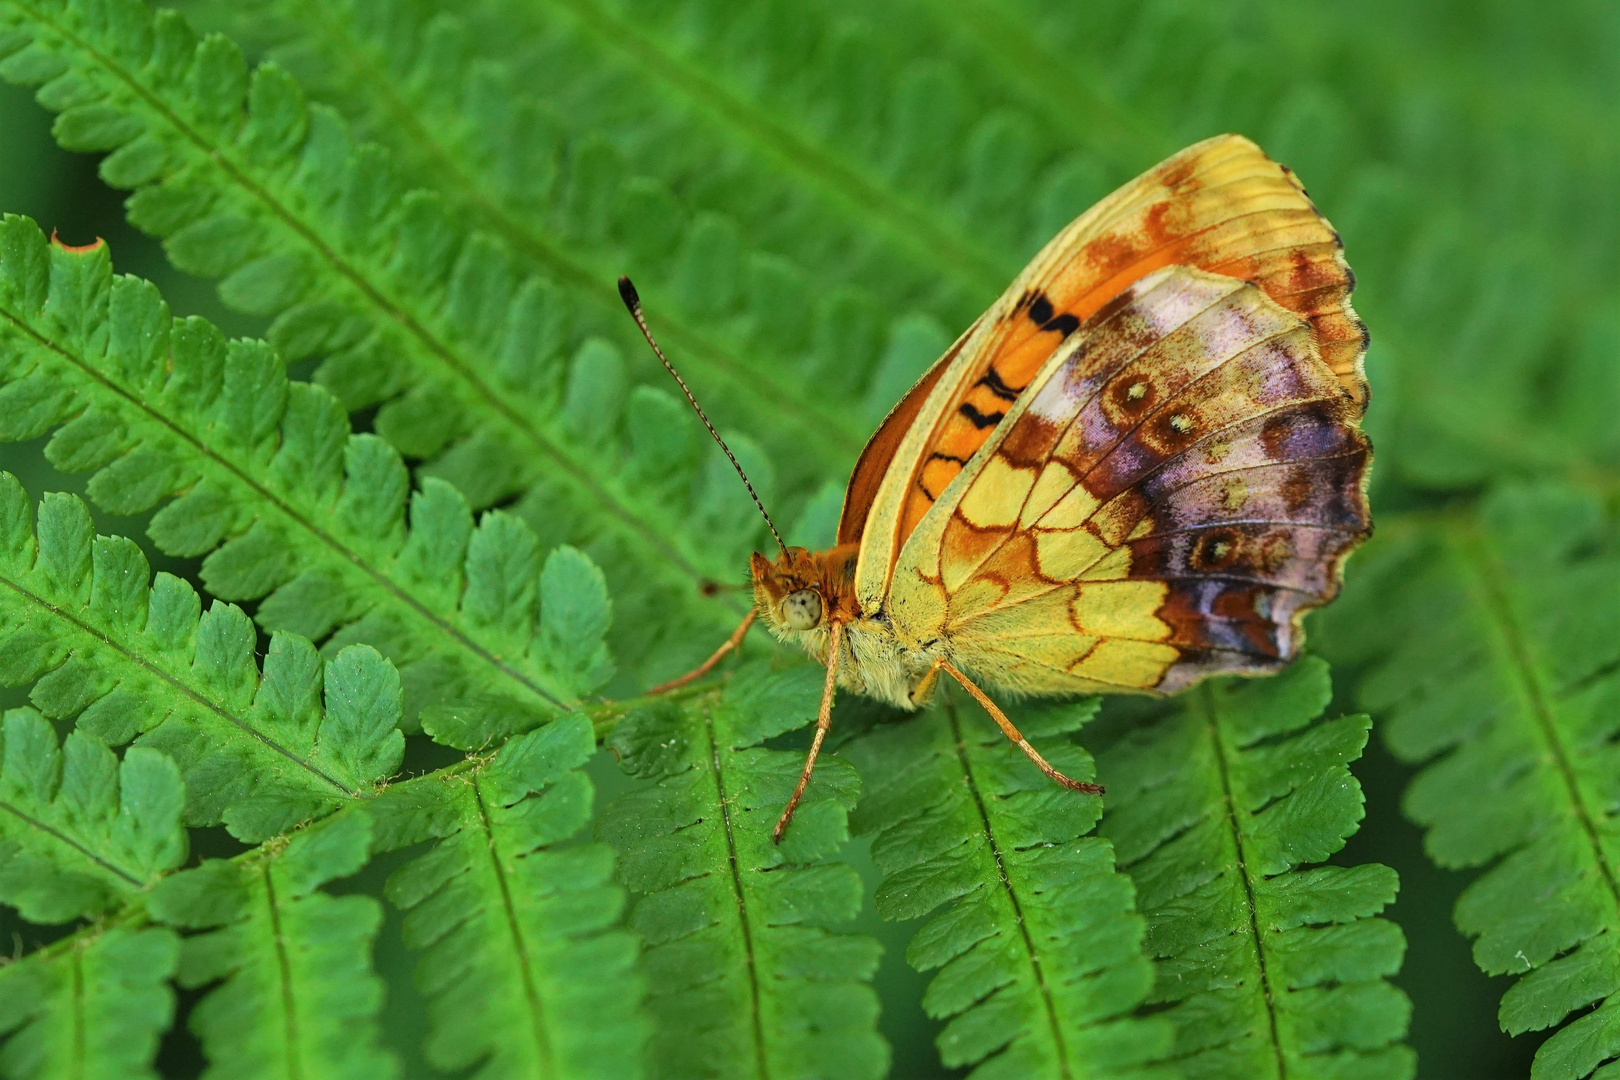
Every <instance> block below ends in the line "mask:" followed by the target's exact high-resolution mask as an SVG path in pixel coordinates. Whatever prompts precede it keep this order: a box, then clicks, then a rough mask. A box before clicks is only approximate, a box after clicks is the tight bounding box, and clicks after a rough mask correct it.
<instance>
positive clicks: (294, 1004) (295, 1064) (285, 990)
mask: <svg viewBox="0 0 1620 1080" xmlns="http://www.w3.org/2000/svg"><path fill="white" fill-rule="evenodd" d="M259 874H260V876H261V877H262V878H263V880H264V903H265V908H266V910H267V911H268V912H269V915H270V947H271V948H272V949H274V950H275V953H276V971H277V973H278V974H279V975H280V976H281V1014H282V1015H281V1022H282V1034H283V1036H284V1037H285V1039H286V1043H287V1075H288V1076H289V1077H290V1078H291V1080H303V1078H304V1061H303V1054H302V1053H300V1052H299V1038H298V1000H297V995H295V994H294V993H293V977H292V958H291V957H289V956H288V955H287V940H286V937H285V936H284V935H283V934H282V931H281V906H280V904H279V903H278V902H277V900H276V883H275V879H274V878H273V877H272V876H271V874H270V862H269V860H266V861H265V863H264V865H263V866H262V867H260V868H259Z"/></svg>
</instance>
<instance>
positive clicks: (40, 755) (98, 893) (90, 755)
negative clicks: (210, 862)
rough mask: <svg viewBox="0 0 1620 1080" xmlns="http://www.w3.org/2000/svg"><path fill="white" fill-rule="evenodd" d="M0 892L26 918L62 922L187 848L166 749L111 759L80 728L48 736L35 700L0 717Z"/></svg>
mask: <svg viewBox="0 0 1620 1080" xmlns="http://www.w3.org/2000/svg"><path fill="white" fill-rule="evenodd" d="M3 735H4V740H5V754H4V760H3V764H0V807H4V809H5V810H6V811H7V813H6V814H5V815H4V816H3V818H0V835H3V836H4V839H3V840H0V899H3V900H4V902H5V903H7V904H10V905H11V906H12V907H15V908H16V909H17V911H18V912H19V913H20V914H21V915H22V916H23V918H25V919H28V920H29V921H30V922H37V923H61V922H70V921H72V920H74V919H76V918H79V917H81V916H85V915H97V914H100V913H102V912H104V911H108V910H110V909H113V908H115V907H117V906H119V905H121V904H124V903H128V902H130V901H132V900H134V899H135V898H136V897H137V896H138V895H139V894H140V892H141V891H142V890H143V889H144V888H146V887H147V886H148V885H149V884H151V882H152V881H153V880H155V879H156V878H157V877H158V875H160V874H162V873H164V872H165V871H169V870H173V869H174V868H175V867H176V866H178V865H179V864H180V863H181V862H182V861H183V860H184V859H185V857H186V833H185V829H184V828H182V827H181V824H180V814H181V811H182V809H183V808H184V806H185V797H186V792H185V788H184V786H183V785H182V784H181V782H180V770H179V769H177V768H176V767H175V764H174V762H173V761H171V760H170V759H169V758H168V757H166V756H165V755H163V754H161V753H159V752H157V751H156V750H153V749H150V748H148V747H135V748H133V749H132V750H130V752H129V753H127V754H126V755H125V756H124V760H123V761H122V762H120V761H119V760H118V759H117V758H116V757H114V756H113V754H112V751H110V750H108V749H107V745H106V744H105V743H103V742H102V741H101V740H100V739H98V738H96V737H95V736H94V735H92V734H90V733H89V732H86V731H75V732H73V733H72V734H70V735H69V736H68V737H67V740H66V742H65V744H61V745H59V744H58V743H57V738H56V732H54V731H53V730H51V725H50V723H49V722H48V721H47V720H46V719H45V718H44V717H43V716H41V715H40V714H39V713H38V712H37V711H35V710H34V709H12V710H10V711H8V712H7V713H6V714H5V717H4V720H3Z"/></svg>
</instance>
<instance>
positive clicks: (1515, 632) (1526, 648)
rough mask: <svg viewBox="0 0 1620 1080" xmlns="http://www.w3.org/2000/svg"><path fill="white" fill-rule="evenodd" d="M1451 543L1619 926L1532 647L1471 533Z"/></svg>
mask: <svg viewBox="0 0 1620 1080" xmlns="http://www.w3.org/2000/svg"><path fill="white" fill-rule="evenodd" d="M1454 535H1456V534H1454ZM1455 542H1457V543H1458V549H1459V552H1460V554H1461V555H1462V557H1463V561H1464V563H1465V565H1467V566H1468V568H1469V571H1470V572H1471V576H1472V577H1473V578H1474V583H1475V586H1476V587H1477V588H1478V590H1479V601H1478V602H1479V604H1480V606H1481V607H1482V608H1483V609H1484V610H1486V611H1488V612H1490V613H1491V614H1492V615H1493V616H1495V623H1496V631H1497V634H1496V636H1497V637H1498V639H1499V647H1500V649H1501V651H1502V652H1503V653H1504V654H1505V655H1506V658H1507V661H1508V667H1509V668H1510V669H1511V670H1512V672H1513V674H1514V676H1515V678H1516V681H1517V682H1518V684H1519V690H1520V693H1521V694H1522V695H1523V698H1524V704H1525V706H1526V710H1525V711H1526V712H1528V713H1529V714H1530V715H1531V716H1532V717H1534V718H1535V726H1536V730H1537V731H1538V732H1540V734H1541V737H1542V739H1543V741H1544V742H1545V743H1546V747H1547V750H1546V752H1547V757H1548V759H1549V760H1550V761H1551V762H1552V764H1553V768H1554V769H1555V770H1556V771H1557V773H1558V779H1559V781H1560V786H1561V787H1562V789H1563V793H1564V796H1565V798H1566V799H1567V800H1568V802H1569V807H1570V811H1571V813H1572V814H1573V815H1574V817H1575V820H1576V821H1577V822H1579V823H1580V827H1581V833H1582V836H1583V837H1584V839H1585V840H1586V842H1587V844H1588V845H1589V846H1590V848H1591V855H1592V861H1593V863H1594V864H1596V866H1597V869H1598V873H1599V874H1600V875H1601V876H1602V879H1603V883H1604V886H1605V887H1606V889H1607V891H1608V894H1609V901H1610V905H1611V908H1610V910H1611V914H1610V919H1609V922H1610V926H1611V927H1612V926H1616V925H1617V923H1620V881H1616V879H1615V872H1614V867H1613V866H1611V865H1610V863H1609V860H1608V858H1607V856H1606V855H1605V853H1604V850H1603V839H1602V834H1601V833H1600V832H1599V830H1598V826H1597V818H1598V817H1600V816H1601V812H1594V810H1593V808H1592V807H1591V806H1589V805H1587V801H1586V795H1585V793H1584V792H1583V791H1582V789H1581V784H1580V782H1579V780H1578V779H1577V778H1576V772H1575V766H1574V763H1573V761H1572V760H1571V757H1570V750H1569V747H1568V746H1567V745H1565V742H1564V739H1563V738H1562V737H1561V735H1560V734H1559V731H1558V725H1557V723H1556V722H1555V721H1554V719H1553V712H1552V708H1551V702H1550V695H1549V694H1548V691H1547V688H1546V686H1545V685H1544V684H1543V681H1542V678H1541V674H1540V667H1539V665H1538V664H1537V663H1536V660H1535V657H1534V655H1533V649H1534V646H1533V645H1532V644H1531V642H1530V641H1529V639H1528V637H1527V635H1526V634H1525V633H1524V630H1523V628H1522V627H1521V626H1520V625H1519V620H1518V618H1517V616H1515V614H1514V612H1513V605H1512V603H1511V601H1510V600H1509V599H1508V596H1507V592H1506V590H1505V589H1504V588H1503V586H1502V580H1503V578H1504V576H1505V575H1506V570H1505V569H1504V568H1503V567H1502V566H1501V564H1500V563H1499V562H1498V561H1497V560H1496V558H1495V557H1494V556H1493V554H1492V553H1491V552H1490V550H1489V549H1488V548H1487V547H1486V546H1485V544H1484V542H1483V539H1482V538H1481V537H1480V536H1479V534H1478V533H1477V532H1473V531H1472V530H1470V531H1469V532H1467V533H1464V534H1461V535H1458V536H1457V537H1456V541H1455Z"/></svg>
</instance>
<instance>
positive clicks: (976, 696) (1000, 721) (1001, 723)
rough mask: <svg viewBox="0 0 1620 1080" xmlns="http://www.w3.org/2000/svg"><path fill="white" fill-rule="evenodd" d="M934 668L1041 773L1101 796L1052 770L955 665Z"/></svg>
mask: <svg viewBox="0 0 1620 1080" xmlns="http://www.w3.org/2000/svg"><path fill="white" fill-rule="evenodd" d="M934 667H935V668H937V669H938V670H940V671H943V672H945V674H947V675H949V676H950V677H951V678H953V679H955V680H956V681H957V682H959V683H961V684H962V689H964V690H966V691H967V692H968V693H970V694H972V695H973V700H975V701H977V702H978V703H979V704H980V705H982V706H984V711H985V712H987V713H989V714H990V719H992V720H994V721H995V722H996V726H997V727H999V728H1001V733H1002V734H1003V735H1005V736H1007V738H1009V739H1011V740H1012V741H1013V742H1014V743H1015V744H1016V745H1017V747H1018V749H1020V750H1022V751H1023V752H1024V754H1025V755H1026V756H1027V757H1028V758H1029V760H1031V761H1033V762H1034V763H1035V767H1036V768H1037V769H1040V770H1041V772H1043V773H1045V774H1046V775H1047V776H1050V777H1051V778H1052V779H1053V780H1056V781H1057V782H1058V783H1060V784H1062V785H1063V786H1064V787H1066V788H1070V789H1072V790H1074V791H1079V792H1084V793H1085V794H1087V795H1101V794H1102V793H1103V786H1102V785H1101V784H1087V783H1082V782H1081V781H1079V780H1070V779H1069V778H1068V777H1067V776H1064V775H1063V774H1062V773H1060V772H1058V771H1057V770H1056V769H1054V768H1052V766H1051V765H1050V764H1049V763H1048V762H1047V760H1046V759H1045V758H1043V757H1041V752H1040V751H1039V750H1037V749H1035V748H1034V747H1033V746H1031V745H1029V740H1028V739H1026V738H1024V735H1023V733H1022V732H1020V731H1019V730H1018V729H1017V728H1016V727H1014V726H1013V722H1012V721H1011V720H1009V719H1007V714H1006V713H1004V712H1002V711H1001V709H1000V707H999V706H997V705H996V703H995V702H993V701H991V700H990V697H989V695H987V694H986V693H985V692H984V691H983V690H980V689H979V688H978V687H977V686H975V685H974V683H973V680H972V679H970V678H968V677H967V676H966V675H964V674H962V672H961V671H959V670H957V667H956V665H955V664H952V663H951V662H950V661H949V660H936V661H935V662H934Z"/></svg>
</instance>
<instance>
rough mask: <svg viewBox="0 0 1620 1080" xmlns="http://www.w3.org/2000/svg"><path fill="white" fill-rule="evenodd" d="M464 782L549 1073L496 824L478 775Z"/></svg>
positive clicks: (541, 1016)
mask: <svg viewBox="0 0 1620 1080" xmlns="http://www.w3.org/2000/svg"><path fill="white" fill-rule="evenodd" d="M466 783H467V787H468V788H469V789H470V791H471V797H472V800H473V806H474V807H475V809H476V810H477V811H478V827H479V828H480V829H481V830H482V831H483V834H484V836H483V839H484V845H483V847H484V851H485V852H486V853H487V854H488V855H489V864H490V869H491V872H492V873H493V874H494V877H495V883H496V885H497V886H498V887H499V889H500V891H501V915H502V917H503V918H504V919H505V922H506V930H507V933H508V934H510V935H511V937H512V944H513V946H514V951H515V952H516V954H517V964H518V971H519V973H520V975H521V977H522V979H523V996H524V1000H525V1001H526V1002H527V1003H528V1006H529V1014H530V1018H531V1020H532V1023H530V1025H529V1034H530V1035H531V1036H533V1038H534V1047H535V1053H536V1054H537V1055H538V1057H539V1059H540V1062H541V1064H542V1065H543V1066H544V1071H543V1073H542V1075H545V1076H552V1075H555V1072H556V1070H555V1065H554V1063H553V1061H552V1051H551V1040H550V1039H549V1038H548V1037H547V1034H546V1010H545V1003H544V1002H543V1001H542V1000H541V997H540V988H539V987H538V986H537V985H536V984H535V979H534V968H533V965H531V964H530V962H529V946H528V942H527V941H526V940H525V939H524V936H523V924H522V922H521V921H520V920H519V919H518V914H517V908H516V907H515V906H514V905H513V903H512V886H511V883H510V882H508V881H507V880H506V867H505V865H503V863H502V862H501V850H500V841H499V840H497V839H496V837H495V825H494V822H492V821H491V820H490V817H489V807H488V806H487V805H486V804H485V802H484V793H483V792H482V791H481V790H480V789H479V787H478V778H477V777H476V776H473V777H470V778H468V780H467V781H466Z"/></svg>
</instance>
